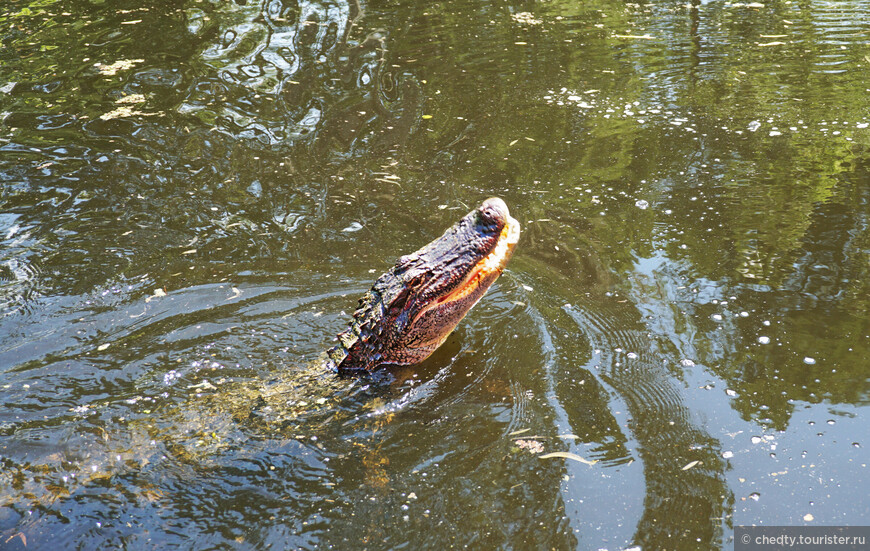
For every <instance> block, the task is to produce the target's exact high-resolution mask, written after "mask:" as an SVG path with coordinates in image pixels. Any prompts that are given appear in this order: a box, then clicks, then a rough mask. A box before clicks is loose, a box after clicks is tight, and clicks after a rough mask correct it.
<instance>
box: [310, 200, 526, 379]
mask: <svg viewBox="0 0 870 551" xmlns="http://www.w3.org/2000/svg"><path fill="white" fill-rule="evenodd" d="M519 231H520V230H519V223H518V222H517V221H516V220H514V219H513V218H511V216H510V213H509V212H508V208H507V205H505V203H504V201H502V200H501V199H498V198H492V199H487V200H486V201H484V202H483V204H481V205H480V206H479V207H478V208H476V209H474V210H472V211H471V212H469V213H468V214H467V215H466V216H465V217H463V218H462V219H461V220H460V221H459V222H457V223H456V224H455V225H453V226H452V227H451V228H449V229H448V230H447V231H446V232H444V235H442V236H441V237H439V238H438V239H436V240H435V241H432V242H431V243H429V244H428V245H426V246H425V247H423V248H422V249H420V250H418V251H417V252H415V253H412V254H409V255H406V256H403V257H401V258H400V259H399V260H398V261H397V262H396V265H395V266H393V267H392V268H390V269H389V270H388V271H387V272H386V273H385V274H383V275H382V276H381V277H379V278H378V280H377V281H375V284H374V285H373V286H372V288H371V290H369V291H368V292H367V293H366V294H365V295H364V296H363V297H362V298H361V299H360V301H359V307H358V308H357V310H356V312H354V314H353V320H351V322H350V325H349V327H348V328H347V329H346V330H345V331H344V332H342V333H341V334H339V335H338V340H339V344H338V345H337V346H335V347H333V348H332V349H330V350H329V351H328V352H327V356H328V360H327V364H328V366H329V367H330V368H332V369H333V370H337V371H341V372H345V371H369V372H370V371H373V370H375V369H377V368H379V367H381V366H383V365H407V364H414V363H418V362H421V361H423V360H424V359H426V358H427V357H429V355H430V354H432V352H433V351H434V350H435V349H436V348H438V346H440V345H441V343H443V342H444V340H445V339H446V338H447V336H448V335H449V334H450V333H451V332H452V331H453V329H454V328H455V327H456V325H457V324H458V323H459V321H460V320H461V319H462V318H463V317H464V316H465V314H467V313H468V311H469V310H470V309H471V307H472V306H474V305H475V304H476V303H477V301H478V300H480V298H481V297H482V296H483V295H484V293H486V291H487V289H489V287H490V285H492V284H493V282H495V280H496V279H497V278H498V276H499V275H501V272H502V270H503V269H504V266H505V264H506V263H507V261H508V260H509V259H510V256H511V254H512V252H513V248H514V246H515V245H516V240H517V239H518V238H519ZM499 245H500V246H499ZM491 253H492V254H493V256H491V257H490V258H489V262H488V263H486V264H487V266H486V267H485V269H483V270H481V264H483V263H485V260H484V259H486V258H487V256H488V255H490V254H491ZM475 276H477V277H475ZM469 277H471V280H469ZM460 291H461V292H460ZM457 295H461V296H457Z"/></svg>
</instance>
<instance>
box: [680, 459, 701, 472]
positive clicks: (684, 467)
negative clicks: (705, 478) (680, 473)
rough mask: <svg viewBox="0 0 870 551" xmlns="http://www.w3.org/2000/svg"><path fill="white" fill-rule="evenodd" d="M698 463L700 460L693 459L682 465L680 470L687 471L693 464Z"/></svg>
mask: <svg viewBox="0 0 870 551" xmlns="http://www.w3.org/2000/svg"><path fill="white" fill-rule="evenodd" d="M700 463H701V462H700V461H698V460H697V459H696V460H695V461H690V462H688V463H686V464H685V465H684V466H683V468H682V470H684V471H688V470H689V469H691V468H692V467H694V466H695V465H698V464H700Z"/></svg>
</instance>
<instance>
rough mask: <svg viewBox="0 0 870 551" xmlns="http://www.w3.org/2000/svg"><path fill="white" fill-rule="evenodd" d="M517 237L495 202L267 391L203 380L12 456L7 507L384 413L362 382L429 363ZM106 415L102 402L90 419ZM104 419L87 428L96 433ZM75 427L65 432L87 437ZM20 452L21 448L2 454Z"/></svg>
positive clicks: (253, 384)
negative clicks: (47, 446) (58, 446)
mask: <svg viewBox="0 0 870 551" xmlns="http://www.w3.org/2000/svg"><path fill="white" fill-rule="evenodd" d="M519 235H520V225H519V223H518V222H517V221H516V220H515V219H514V218H512V217H511V216H510V213H509V211H508V207H507V205H506V204H505V203H504V201H502V200H501V199H498V198H491V199H487V200H486V201H484V202H483V203H482V204H481V205H480V206H479V207H477V208H476V209H474V210H472V211H471V212H469V213H468V214H467V215H466V216H464V217H463V218H462V219H461V220H459V222H457V223H456V224H455V225H453V226H452V227H450V228H449V229H448V230H447V231H446V232H444V234H443V235H442V236H441V237H439V238H437V239H435V240H434V241H432V242H431V243H429V244H428V245H426V246H424V247H423V248H421V249H419V250H418V251H416V252H414V253H411V254H409V255H405V256H402V257H401V258H399V260H398V261H397V262H396V264H395V265H394V266H393V267H392V268H390V269H389V270H387V271H386V272H385V273H384V274H383V275H381V276H380V277H379V278H378V279H377V280H376V281H375V283H374V285H373V286H372V288H371V289H370V290H369V291H368V292H366V293H365V294H364V295H363V297H362V298H361V299H360V301H359V307H358V308H357V309H356V311H355V312H354V313H353V316H352V319H351V321H350V323H349V325H348V326H347V328H346V329H345V330H344V331H343V332H341V333H340V334H339V335H338V336H337V344H336V345H335V346H333V347H332V348H330V349H329V350H327V351H326V352H325V353H324V354H323V355H322V356H321V357H320V358H319V359H318V360H316V361H314V362H311V363H309V364H307V365H301V366H298V367H296V366H294V367H293V368H292V369H287V370H282V371H280V372H278V373H276V374H275V375H274V377H273V378H272V379H271V380H269V381H261V380H252V381H245V382H238V381H235V382H234V381H228V382H227V381H223V380H220V381H213V382H209V381H207V380H203V382H202V383H200V384H198V385H194V387H193V388H194V389H195V392H194V393H193V394H192V395H191V396H190V400H189V401H187V402H186V403H182V404H175V405H169V406H168V407H164V408H158V409H157V410H156V411H152V410H151V409H144V410H141V411H140V412H137V411H136V409H137V408H136V407H133V406H127V408H128V413H129V415H128V416H125V417H126V420H125V421H124V424H123V425H112V424H111V423H109V424H107V425H106V428H103V427H102V426H101V425H102V423H98V424H97V425H96V426H97V428H98V429H99V431H100V433H101V437H100V438H97V439H87V441H86V442H83V440H82V439H76V442H77V444H76V445H74V446H70V445H67V446H64V448H63V449H62V450H61V451H58V452H56V453H52V454H50V455H49V456H48V457H44V458H42V459H38V458H33V457H30V458H28V459H27V460H25V461H24V462H23V463H18V462H17V461H15V460H13V459H11V458H7V459H6V460H5V462H4V463H3V464H2V465H3V467H4V469H3V471H5V472H0V506H2V505H4V504H9V503H14V502H15V501H16V500H18V499H20V498H21V497H22V496H26V497H27V499H28V500H29V501H31V503H34V504H35V503H45V502H51V501H53V500H54V499H57V498H59V497H62V496H65V495H69V494H70V493H72V492H74V491H75V488H76V487H81V486H83V485H86V484H89V483H90V482H91V481H94V480H97V479H107V478H111V477H113V476H114V475H115V474H117V473H119V472H123V471H129V470H131V469H132V470H140V469H143V468H144V467H145V466H146V465H149V464H152V463H153V462H154V461H161V460H165V459H166V458H167V457H171V458H173V459H174V460H175V461H181V462H184V463H188V464H195V465H202V464H204V463H206V462H207V461H208V460H209V459H210V458H213V457H217V456H218V455H219V454H220V452H221V450H224V449H239V448H242V447H245V446H246V445H247V442H249V438H250V435H251V431H252V430H253V431H255V433H256V434H259V435H262V436H265V437H266V438H276V437H280V435H281V434H283V435H284V436H285V437H288V438H293V437H294V435H298V434H300V433H302V432H307V433H309V434H317V432H318V431H319V430H322V429H323V428H324V427H325V426H336V422H337V421H340V420H341V419H342V417H344V419H345V420H346V419H347V417H353V416H355V415H359V414H360V413H362V412H363V411H365V409H362V410H360V408H366V407H372V408H374V407H376V406H370V405H368V404H366V402H365V400H358V399H357V400H354V399H351V398H353V397H355V396H359V392H360V391H361V389H366V388H367V387H368V385H367V384H357V382H358V381H361V380H366V379H369V378H371V377H373V376H375V375H374V374H375V372H379V373H382V372H386V373H391V372H392V371H393V370H391V369H390V367H391V366H401V365H411V364H416V363H419V362H422V361H423V360H425V359H426V358H427V357H429V356H430V355H431V354H432V353H433V352H434V351H435V350H436V349H437V348H438V347H439V346H440V345H441V344H442V343H443V342H444V341H445V340H446V339H447V337H448V335H450V333H451V332H452V331H453V329H454V328H455V327H456V326H457V324H458V323H459V322H460V321H461V320H462V319H463V318H464V317H465V315H466V314H467V313H468V311H469V310H470V309H471V308H472V307H473V306H474V305H475V304H476V303H477V302H478V301H479V300H480V298H481V297H482V296H483V295H484V294H485V293H486V291H487V290H488V289H489V288H490V286H492V284H493V283H494V282H495V280H496V279H498V277H499V276H500V275H501V273H502V271H503V270H504V268H505V265H506V264H507V262H508V260H509V259H510V257H511V255H512V253H513V250H514V247H515V246H516V244H517V241H518V239H519ZM387 378H389V376H388V377H387ZM348 379H350V382H349V381H348ZM363 398H365V396H364V397H363ZM128 403H129V402H128ZM105 406H109V407H111V406H112V400H111V399H109V400H108V401H107V403H106V404H105ZM101 407H104V406H100V405H99V404H94V405H92V406H90V409H89V412H93V413H97V410H99V409H100V408H101ZM95 420H96V419H94V418H91V419H90V420H89V422H88V423H87V424H86V425H85V426H87V427H88V430H89V431H90V432H91V434H93V428H94V426H95V424H94V421H95ZM72 423H73V425H71V426H70V428H69V429H67V430H71V431H72V432H79V429H78V428H76V425H75V423H76V421H73V422H72ZM20 445H22V446H24V447H26V446H27V443H26V442H20ZM15 446H16V444H15V443H14V438H13V439H12V441H7V442H6V447H5V449H7V450H10V449H13V448H14V447H15ZM59 457H60V458H62V460H61V461H58V458H59ZM70 473H72V475H71V477H68V476H67V475H68V474H70ZM76 473H78V475H76Z"/></svg>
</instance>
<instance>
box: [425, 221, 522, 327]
mask: <svg viewBox="0 0 870 551" xmlns="http://www.w3.org/2000/svg"><path fill="white" fill-rule="evenodd" d="M504 209H505V211H507V206H505V207H504ZM519 239H520V223H519V222H517V220H516V219H515V218H513V217H512V216H511V215H510V214H509V213H507V212H506V213H505V224H504V227H503V228H502V230H501V234H499V238H498V241H496V243H495V246H494V247H493V248H492V251H490V253H489V254H487V255H486V256H485V257H483V258H482V259H481V260H480V261H478V262H477V264H475V265H474V266H473V267H472V268H471V269H470V270H469V271H468V275H466V276H465V279H464V280H463V281H462V282H461V283H460V284H459V285H458V286H457V287H456V288H455V289H454V290H452V291H451V292H450V293H448V294H446V295H444V296H442V297H441V298H439V299H437V300H436V301H434V302H433V303H432V304H430V305H429V306H427V307H425V308H423V309H422V310H421V311H420V313H419V314H417V317H418V318H419V317H420V316H421V315H422V314H424V313H425V312H427V311H428V310H431V309H433V308H439V307H444V306H446V305H448V304H450V303H460V302H463V301H466V300H469V299H470V297H476V298H475V299H474V302H473V303H472V304H471V305H470V306H468V308H467V309H466V310H465V311H466V312H467V311H468V310H469V309H470V308H471V307H472V306H474V303H476V302H477V300H479V299H480V297H482V296H483V295H484V293H486V291H487V289H489V287H490V286H491V285H492V284H493V283H494V282H495V280H496V279H498V277H499V276H500V275H501V273H502V272H503V271H504V268H505V266H506V265H507V263H508V260H510V258H511V256H512V255H513V252H514V248H515V247H516V245H517V242H518V241H519Z"/></svg>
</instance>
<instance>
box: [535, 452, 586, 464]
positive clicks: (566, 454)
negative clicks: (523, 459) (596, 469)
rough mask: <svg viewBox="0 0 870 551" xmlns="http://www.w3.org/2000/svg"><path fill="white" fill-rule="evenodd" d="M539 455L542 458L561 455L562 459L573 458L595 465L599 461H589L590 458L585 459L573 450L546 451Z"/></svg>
mask: <svg viewBox="0 0 870 551" xmlns="http://www.w3.org/2000/svg"><path fill="white" fill-rule="evenodd" d="M539 457H540V458H541V459H550V458H553V457H561V458H562V459H573V460H574V461H579V462H580V463H586V464H587V465H594V464H596V463H598V460H597V459H596V460H595V461H589V460H588V459H583V458H582V457H580V456H579V455H577V454H576V453H571V452H552V453H545V454H544V455H541V456H539Z"/></svg>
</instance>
